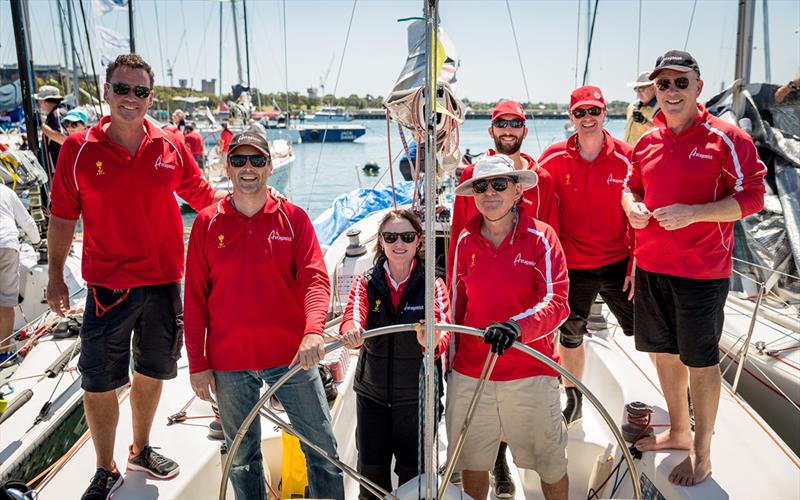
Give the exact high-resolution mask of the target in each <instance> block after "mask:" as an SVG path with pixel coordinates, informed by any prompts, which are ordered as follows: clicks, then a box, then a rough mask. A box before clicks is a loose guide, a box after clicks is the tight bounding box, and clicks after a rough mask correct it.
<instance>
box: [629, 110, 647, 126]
mask: <svg viewBox="0 0 800 500" xmlns="http://www.w3.org/2000/svg"><path fill="white" fill-rule="evenodd" d="M631 118H633V121H635V122H636V123H647V118H645V116H644V114H643V113H642V112H641V111H639V110H638V109H637V110H636V111H634V112H633V113H632V114H631Z"/></svg>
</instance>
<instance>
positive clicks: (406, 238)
mask: <svg viewBox="0 0 800 500" xmlns="http://www.w3.org/2000/svg"><path fill="white" fill-rule="evenodd" d="M381 238H383V241H385V242H386V243H394V242H395V241H397V238H400V239H401V240H403V243H414V240H416V239H417V232H416V231H405V232H402V233H393V232H391V231H384V232H382V233H381Z"/></svg>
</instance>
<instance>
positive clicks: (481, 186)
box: [472, 177, 517, 194]
mask: <svg viewBox="0 0 800 500" xmlns="http://www.w3.org/2000/svg"><path fill="white" fill-rule="evenodd" d="M509 182H513V183H515V184H516V182H517V178H516V177H494V178H492V179H479V180H477V181H475V182H473V183H472V191H473V192H474V193H476V194H481V193H485V192H486V191H487V190H488V189H489V184H491V185H492V189H494V190H495V191H497V192H498V193H501V192H503V191H505V190H506V189H508V183H509Z"/></svg>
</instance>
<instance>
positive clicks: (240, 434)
mask: <svg viewBox="0 0 800 500" xmlns="http://www.w3.org/2000/svg"><path fill="white" fill-rule="evenodd" d="M434 326H435V329H436V330H437V331H448V332H451V333H462V334H466V335H472V336H475V337H483V333H484V332H483V330H479V329H477V328H471V327H468V326H460V325H451V324H447V323H437V324H436V325H434ZM416 327H417V325H416V324H402V325H391V326H385V327H381V328H375V329H373V330H368V331H366V332H363V333H362V334H361V336H362V338H363V339H365V340H366V339H368V338H371V337H377V336H380V335H387V334H390V333H400V332H406V331H409V330H415V329H416ZM343 345H344V342H343V341H341V340H337V341H335V342H332V343H330V344H328V345H326V346H325V352H326V353H327V352H330V351H333V350H336V349H338V348H339V347H342V346H343ZM512 347H513V348H516V349H518V350H520V351H522V352H524V353H525V354H528V355H529V356H531V357H533V358H534V359H536V360H537V361H539V362H541V363H543V364H545V365H546V366H548V367H549V368H551V369H553V370H555V371H557V372H558V373H559V374H561V376H562V377H564V378H566V379H567V380H569V381H570V382H572V383H573V384H574V385H575V387H576V388H577V389H578V390H579V391H580V392H581V393H582V394H583V395H584V396H586V399H588V400H589V402H590V403H592V405H593V406H594V407H595V408H596V409H597V411H598V413H599V414H600V416H601V417H603V420H604V421H605V422H606V425H608V428H609V429H610V430H611V433H612V434H613V435H614V439H615V440H616V441H617V444H618V445H619V447H620V450H621V451H622V454H623V457H624V458H625V461H626V462H627V464H628V468H629V469H630V472H631V474H630V477H631V483H632V484H633V492H634V495H635V498H636V499H637V500H641V498H642V490H641V485H640V483H639V473H638V472H637V470H636V464H635V463H634V461H633V456H632V455H631V452H630V450H629V449H628V445H627V443H626V442H625V439H624V438H623V437H622V433H621V432H620V430H619V428H618V427H617V424H616V422H614V419H613V418H611V415H609V413H608V411H607V410H606V409H605V407H604V406H603V405H602V403H600V400H598V399H597V397H596V396H595V395H594V394H593V393H592V392H591V391H590V390H589V389H588V388H587V387H586V386H585V385H583V383H582V382H581V381H580V380H578V379H577V378H575V376H574V375H573V374H572V373H570V372H569V371H567V370H566V369H564V368H563V367H561V365H559V364H558V363H556V362H555V361H553V360H552V359H550V358H548V357H547V356H545V355H544V354H542V353H540V352H539V351H537V350H535V349H532V348H531V347H529V346H527V345H525V344H522V343H520V342H514V345H513V346H512ZM300 370H301V367H300V365H294V366H293V367H291V368H289V371H287V372H286V373H285V374H284V375H283V376H282V377H281V378H280V379H278V381H277V382H275V383H274V384H272V385H271V386H270V387H269V389H267V391H266V392H265V393H264V395H262V396H261V399H259V400H258V402H257V403H256V404H255V405H254V406H253V408H252V409H251V410H250V413H248V414H247V417H245V419H244V421H243V422H242V425H241V426H240V427H239V430H238V431H237V432H236V436H235V437H234V439H233V442H232V443H231V446H230V449H229V450H228V458H227V459H226V460H225V465H224V467H223V470H222V480H221V481H220V488H219V499H220V500H225V499H226V496H227V493H228V491H227V490H228V478H229V477H230V473H231V467H232V465H233V457H234V456H236V452H237V451H238V450H239V447H240V446H241V444H242V439H243V438H244V435H245V434H246V433H247V431H248V429H250V426H251V425H252V424H253V420H255V418H256V417H257V416H258V415H259V412H260V411H261V409H262V407H264V406H265V405H266V404H267V402H268V401H269V400H270V398H272V396H273V395H274V394H275V392H276V391H277V390H278V388H279V387H281V386H282V385H283V384H285V383H286V382H287V381H288V380H289V379H290V378H292V377H293V376H294V375H295V374H296V373H297V372H298V371H300ZM323 457H324V458H326V459H327V460H329V461H332V459H331V458H330V457H327V455H324V454H323ZM345 472H347V473H348V474H350V475H351V476H352V477H353V478H354V479H356V481H358V482H359V483H360V484H362V485H364V486H365V487H367V485H370V484H371V482H370V481H369V480H368V479H367V478H365V477H363V476H361V475H360V474H358V472H356V471H352V469H351V470H349V471H345ZM368 489H369V488H368ZM377 489H378V491H379V492H381V493H383V492H382V489H381V488H377ZM381 496H383V497H387V496H388V497H389V498H396V497H395V496H393V495H392V494H390V493H388V494H383V495H381Z"/></svg>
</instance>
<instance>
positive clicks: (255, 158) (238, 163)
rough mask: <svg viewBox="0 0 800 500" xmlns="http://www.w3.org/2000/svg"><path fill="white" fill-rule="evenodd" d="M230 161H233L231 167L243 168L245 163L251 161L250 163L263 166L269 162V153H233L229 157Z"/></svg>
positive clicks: (258, 166)
mask: <svg viewBox="0 0 800 500" xmlns="http://www.w3.org/2000/svg"><path fill="white" fill-rule="evenodd" d="M228 161H229V162H230V163H231V167H233V168H241V167H244V164H245V163H247V162H248V161H250V165H252V166H254V167H256V168H261V167H265V166H266V165H267V163H269V156H267V155H263V154H262V155H231V156H230V157H229V158H228Z"/></svg>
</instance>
